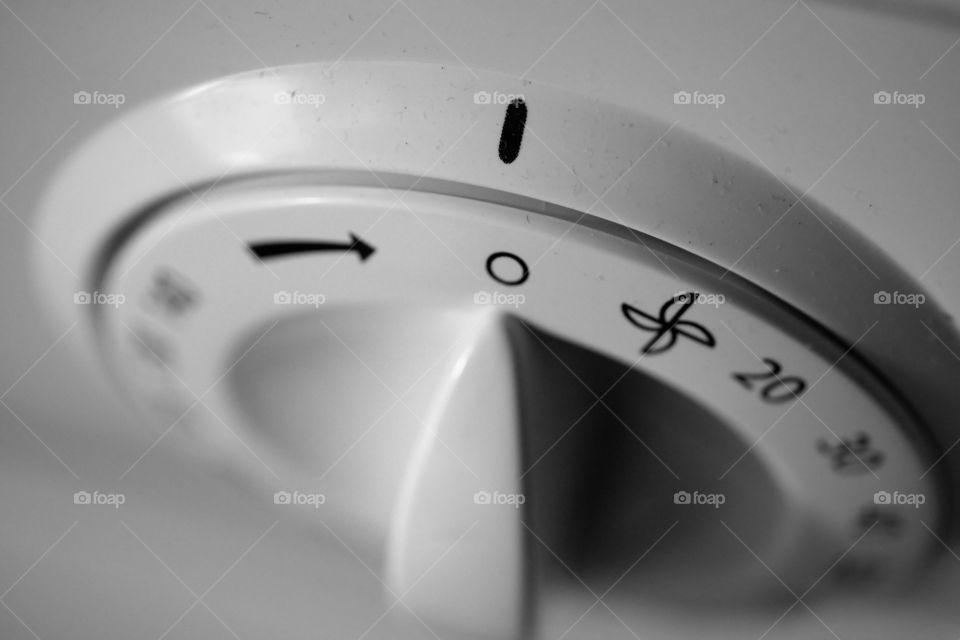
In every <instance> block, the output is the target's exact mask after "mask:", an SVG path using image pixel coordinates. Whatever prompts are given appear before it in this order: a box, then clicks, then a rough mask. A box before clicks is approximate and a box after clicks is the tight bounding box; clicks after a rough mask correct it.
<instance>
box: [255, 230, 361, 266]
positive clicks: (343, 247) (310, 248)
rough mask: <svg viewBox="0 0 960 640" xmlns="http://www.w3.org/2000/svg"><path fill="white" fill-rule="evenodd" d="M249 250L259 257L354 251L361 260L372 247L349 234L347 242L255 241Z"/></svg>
mask: <svg viewBox="0 0 960 640" xmlns="http://www.w3.org/2000/svg"><path fill="white" fill-rule="evenodd" d="M250 250H251V251H253V254H254V255H255V256H257V257H258V258H260V259H266V258H278V257H281V256H286V255H290V254H293V253H310V252H314V251H356V252H357V255H358V256H360V261H361V262H363V261H365V260H366V259H367V258H369V257H370V256H372V255H373V253H374V251H376V249H374V248H373V247H371V246H370V245H369V244H367V243H366V242H364V241H363V240H361V239H360V238H358V237H357V236H356V235H354V234H352V233H351V234H350V241H349V242H304V241H279V242H256V243H252V244H250Z"/></svg>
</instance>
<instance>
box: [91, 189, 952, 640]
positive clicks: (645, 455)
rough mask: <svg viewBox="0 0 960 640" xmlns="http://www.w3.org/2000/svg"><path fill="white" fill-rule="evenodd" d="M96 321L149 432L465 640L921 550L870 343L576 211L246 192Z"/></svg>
mask: <svg viewBox="0 0 960 640" xmlns="http://www.w3.org/2000/svg"><path fill="white" fill-rule="evenodd" d="M100 292H103V293H102V294H101V293H100ZM97 295H103V296H110V295H112V296H122V299H123V300H124V303H123V304H117V305H114V306H111V305H109V304H98V305H96V306H95V310H96V313H97V325H98V327H99V335H100V339H101V341H102V346H103V350H104V353H105V354H106V356H107V358H108V359H109V361H110V363H111V368H112V370H113V372H114V374H115V376H116V378H117V380H118V382H119V383H120V384H121V385H122V386H123V387H124V388H125V389H126V390H127V392H128V393H129V395H130V397H131V398H132V399H133V400H134V402H135V403H136V404H137V405H138V406H139V407H140V408H141V409H142V410H143V411H144V412H145V413H146V414H147V415H148V416H149V418H150V420H151V421H152V422H153V423H154V424H155V425H156V426H157V428H158V429H160V433H161V434H164V435H165V434H166V433H167V432H168V431H169V433H170V437H173V438H181V439H182V440H183V441H184V444H185V446H186V447H188V448H190V449H193V450H196V451H198V452H201V453H202V455H205V456H212V457H214V458H215V459H218V460H221V461H223V462H225V463H226V464H228V465H230V466H231V468H235V469H242V470H243V471H244V472H245V473H248V474H249V475H250V477H252V478H256V479H257V481H258V482H263V481H266V482H267V483H268V484H270V485H271V486H273V487H275V488H276V489H277V490H278V491H281V492H283V491H286V492H287V493H286V494H280V495H282V496H290V500H291V501H296V500H300V501H301V502H304V501H306V502H309V500H308V499H307V498H305V497H304V496H310V495H314V496H316V495H322V496H323V500H322V502H320V501H319V500H315V501H314V502H315V503H316V504H315V506H316V507H317V508H316V509H314V510H313V515H315V516H316V517H319V518H321V519H327V520H335V521H337V522H339V523H341V525H342V526H344V527H348V528H352V529H353V530H354V531H356V532H357V536H358V537H359V538H360V539H364V540H366V541H367V542H368V543H369V547H370V549H373V550H374V551H372V552H371V553H373V554H374V556H376V554H377V553H381V552H382V554H383V557H382V559H383V562H384V563H385V565H384V566H386V567H387V580H386V583H385V589H386V591H387V593H388V594H389V595H390V596H392V597H397V598H399V597H400V596H401V595H403V599H404V602H405V603H406V606H408V607H409V609H410V611H412V612H413V614H414V615H416V616H424V617H426V618H429V619H431V620H434V621H435V622H437V623H438V624H440V625H442V626H446V627H449V628H451V629H461V630H472V631H475V632H477V633H480V632H481V631H484V630H485V632H486V633H488V634H490V635H493V636H495V637H511V635H516V634H518V633H522V630H523V629H524V628H525V626H526V625H528V624H530V622H531V616H535V611H536V610H537V608H538V607H537V605H538V603H539V602H541V601H542V600H543V599H544V598H549V597H551V596H550V594H551V590H553V589H556V588H557V587H556V585H557V584H564V583H565V582H567V583H569V582H570V580H572V578H571V577H570V574H569V573H567V571H569V572H572V573H573V574H575V575H576V576H578V577H580V579H581V580H582V581H584V585H585V586H587V587H588V588H589V589H590V590H592V591H596V592H598V593H599V592H602V591H605V590H610V591H611V596H610V597H613V598H620V599H624V600H625V601H632V600H635V601H638V602H642V601H649V602H657V601H659V600H677V599H680V600H682V599H683V598H689V597H695V598H697V599H698V600H699V601H703V600H704V599H707V600H709V599H714V600H717V601H718V602H729V601H731V600H734V601H744V600H755V599H757V598H761V599H762V598H767V597H769V596H770V594H771V593H777V592H779V593H782V594H784V595H787V596H789V595H790V592H791V591H792V592H794V593H795V594H797V595H799V594H801V593H805V592H811V591H813V590H823V591H825V592H826V591H827V590H829V589H830V588H832V586H838V583H839V586H854V587H855V588H857V589H860V588H863V587H866V586H882V585H885V584H886V585H892V584H901V583H902V582H903V580H904V578H905V577H906V576H907V575H908V574H910V573H911V572H912V571H914V570H915V569H916V568H917V567H918V566H919V565H920V564H922V562H923V560H924V557H925V556H926V555H927V554H928V553H929V552H930V551H931V544H930V543H931V536H930V535H929V531H928V530H927V529H926V527H927V524H926V523H935V522H936V521H937V517H938V516H937V512H938V509H939V505H938V501H939V498H938V493H937V487H936V486H935V484H934V478H933V476H932V474H928V473H926V471H927V469H928V468H929V467H930V465H931V463H932V459H931V457H930V456H929V452H928V451H927V450H926V449H925V447H924V445H923V443H922V439H921V438H919V436H918V434H917V432H916V431H915V429H914V427H913V425H912V421H911V417H910V415H909V414H908V413H907V412H906V411H905V410H904V408H903V407H902V406H900V405H899V404H898V401H897V399H896V398H895V397H894V396H893V395H892V394H891V393H890V391H889V389H888V388H887V387H886V386H885V385H884V384H883V383H882V382H881V380H879V379H878V377H877V376H876V375H875V374H874V373H873V372H872V371H871V370H870V369H869V368H867V367H866V366H864V365H863V364H861V363H860V362H858V361H857V359H856V357H855V356H854V355H853V353H852V351H853V347H854V345H843V344H839V343H838V342H837V341H836V340H835V339H834V338H833V337H832V336H830V335H829V334H827V333H826V332H825V331H824V330H823V329H821V328H819V327H817V326H815V325H814V324H813V323H811V322H810V321H808V320H806V319H805V318H803V317H802V316H800V315H799V314H798V313H796V312H794V311H792V310H791V309H789V308H787V307H785V306H784V305H782V304H781V303H779V302H777V301H775V300H773V299H771V298H770V297H769V296H767V295H765V294H764V293H763V292H760V291H758V290H756V289H755V288H753V287H751V286H749V285H748V284H746V283H744V282H742V281H741V280H739V279H738V278H737V277H736V276H734V275H732V274H730V273H725V272H724V271H723V270H721V269H718V268H716V267H714V266H713V265H710V264H707V263H705V262H703V261H701V260H698V259H696V258H695V257H693V256H691V255H689V254H685V253H684V252H682V251H679V250H677V249H675V248H672V247H669V246H666V245H664V244H663V243H660V242H658V241H656V240H653V239H651V238H649V237H646V236H643V235H641V234H639V233H637V232H635V231H631V230H628V229H625V228H623V227H618V226H616V225H612V224H609V223H601V222H598V221H596V220H593V219H589V218H584V216H582V215H579V214H576V213H575V212H571V211H565V210H560V209H554V208H550V207H546V206H543V205H541V206H539V207H538V206H534V205H531V206H529V207H527V208H523V207H519V206H517V205H516V204H513V205H510V206H508V205H505V204H500V203H497V202H491V201H482V200H479V199H475V198H467V197H456V196H452V195H444V194H438V193H427V192H420V191H416V190H407V191H402V190H390V189H386V188H372V187H361V186H335V185H324V184H317V183H314V182H312V181H311V180H310V179H308V178H305V177H302V176H301V177H299V178H296V179H270V180H260V181H250V182H240V183H237V184H233V185H231V186H227V187H220V188H217V189H214V190H212V191H211V192H209V193H208V194H207V195H206V196H205V197H204V199H203V202H202V203H199V202H195V201H191V200H184V201H173V202H171V203H168V204H167V205H166V206H165V207H163V208H162V209H161V210H159V211H157V212H155V213H154V215H153V216H152V217H150V218H149V219H148V220H146V221H145V222H143V223H142V224H140V225H139V226H138V227H136V228H135V229H133V230H131V231H130V232H129V233H128V234H127V236H126V237H125V238H124V240H123V242H121V243H119V244H118V247H117V249H116V250H115V251H114V253H113V254H112V256H111V257H110V259H109V260H108V261H107V262H105V264H104V268H103V269H102V278H101V280H100V282H99V288H98V294H97ZM307 511H308V512H309V511H310V510H307ZM376 550H381V551H376ZM441 556H443V557H445V558H448V560H447V561H445V562H444V563H443V564H442V568H439V569H438V568H436V567H435V566H434V565H435V564H436V563H437V559H438V558H439V557H441ZM561 558H562V560H561ZM758 558H759V559H760V560H762V562H757V560H758ZM784 587H786V589H785V588H784ZM491 611H497V612H498V613H497V615H495V616H494V618H495V619H496V621H497V625H498V626H497V625H495V627H494V628H491V627H490V626H489V625H490V612H491Z"/></svg>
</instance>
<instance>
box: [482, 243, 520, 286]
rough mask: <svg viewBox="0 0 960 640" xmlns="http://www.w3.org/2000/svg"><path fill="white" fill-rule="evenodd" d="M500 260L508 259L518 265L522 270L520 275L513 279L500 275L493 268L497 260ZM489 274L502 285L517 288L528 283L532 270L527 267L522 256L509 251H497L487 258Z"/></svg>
mask: <svg viewBox="0 0 960 640" xmlns="http://www.w3.org/2000/svg"><path fill="white" fill-rule="evenodd" d="M500 259H506V260H509V261H512V262H514V263H516V265H517V266H518V267H519V268H520V275H518V276H516V277H513V278H506V277H504V276H502V275H498V274H497V270H496V269H494V268H493V265H494V264H495V263H496V261H497V260H500ZM487 273H489V274H490V277H491V278H493V279H494V280H496V281H497V282H499V283H500V284H505V285H507V286H508V287H515V286H517V285H520V284H523V283H524V282H526V281H527V278H529V277H530V268H529V267H527V263H526V262H524V261H523V258H521V257H520V256H518V255H516V254H513V253H509V252H507V251H497V252H496V253H491V254H490V256H489V257H488V258H487Z"/></svg>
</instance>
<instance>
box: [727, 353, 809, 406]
mask: <svg viewBox="0 0 960 640" xmlns="http://www.w3.org/2000/svg"><path fill="white" fill-rule="evenodd" d="M763 363H764V364H765V365H767V369H768V370H767V371H763V372H760V373H734V374H733V379H734V380H736V381H737V382H739V383H740V384H742V385H743V386H744V387H746V388H747V389H753V388H754V384H755V382H756V381H761V380H769V379H770V378H774V380H771V381H770V382H768V383H767V384H766V385H764V386H763V387H762V388H761V389H760V397H761V398H763V400H764V401H765V402H770V403H773V404H777V403H780V402H787V401H789V400H791V399H793V398H795V397H799V396H800V394H801V393H803V391H804V389H806V388H807V383H806V382H804V381H803V379H802V378H800V377H798V376H786V377H783V378H781V377H780V370H781V366H780V363H779V362H777V361H776V360H774V359H773V358H764V359H763Z"/></svg>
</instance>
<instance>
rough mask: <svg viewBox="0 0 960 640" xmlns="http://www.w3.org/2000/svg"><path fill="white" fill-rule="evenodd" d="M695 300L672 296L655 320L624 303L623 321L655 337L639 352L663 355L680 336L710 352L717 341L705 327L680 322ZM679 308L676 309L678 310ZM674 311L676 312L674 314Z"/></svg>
mask: <svg viewBox="0 0 960 640" xmlns="http://www.w3.org/2000/svg"><path fill="white" fill-rule="evenodd" d="M696 298H697V295H696V294H687V295H682V296H674V297H672V298H670V299H669V300H667V301H666V302H665V303H663V306H662V307H660V313H659V314H658V315H656V316H652V315H650V314H649V313H646V312H645V311H641V310H640V309H637V308H636V307H634V306H631V305H629V304H627V303H626V302H624V303H623V304H622V305H620V309H621V310H622V311H623V315H624V317H625V318H626V319H627V320H629V321H630V324H632V325H633V326H635V327H637V328H638V329H643V330H644V331H652V332H653V334H654V335H653V337H652V338H650V340H649V341H648V342H647V343H646V344H645V345H643V347H641V349H640V351H641V352H642V353H644V354H649V355H654V354H657V353H663V352H664V351H667V350H669V349H670V348H671V347H672V346H673V345H674V343H676V341H677V338H679V337H680V336H683V337H685V338H690V339H691V340H693V341H694V342H699V343H700V344H702V345H704V346H706V347H710V348H713V346H714V345H715V344H716V341H715V340H714V339H713V334H712V333H710V332H709V331H708V330H707V328H706V327H704V326H703V325H701V324H698V323H696V322H692V321H690V320H681V319H680V318H681V317H682V316H683V314H684V313H686V312H687V309H689V308H690V307H691V305H693V301H694V300H696ZM678 306H679V308H677V307H678ZM674 309H676V310H675V311H674Z"/></svg>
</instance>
